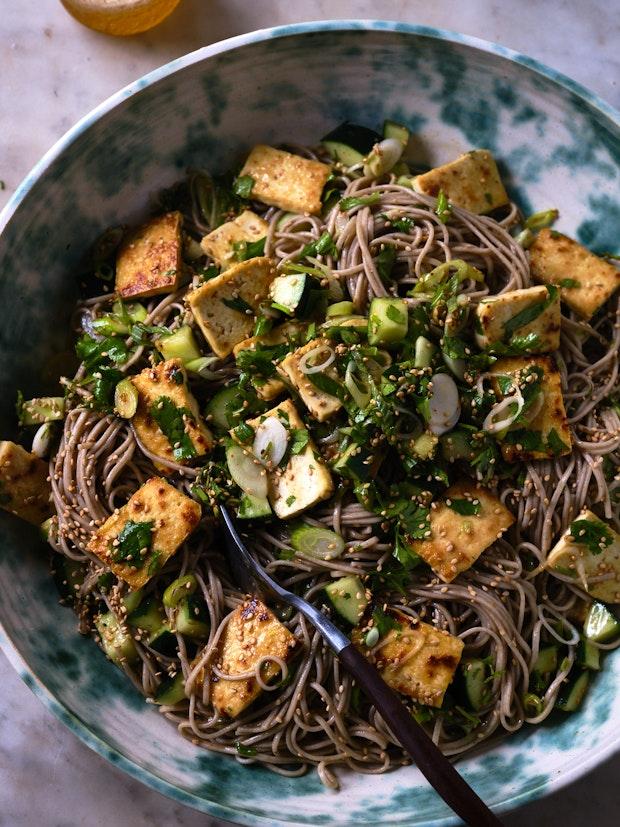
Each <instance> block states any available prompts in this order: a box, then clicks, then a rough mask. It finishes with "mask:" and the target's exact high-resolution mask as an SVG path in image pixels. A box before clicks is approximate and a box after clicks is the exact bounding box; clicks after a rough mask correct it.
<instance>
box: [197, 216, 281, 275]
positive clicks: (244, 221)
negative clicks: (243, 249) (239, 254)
mask: <svg viewBox="0 0 620 827" xmlns="http://www.w3.org/2000/svg"><path fill="white" fill-rule="evenodd" d="M268 232H269V224H267V222H266V221H264V220H263V219H262V218H261V217H260V216H259V215H256V213H253V212H252V211H251V210H244V211H243V212H242V213H240V214H239V215H238V216H237V217H236V218H235V219H234V220H233V221H227V222H226V223H225V224H222V225H221V226H220V227H217V228H216V229H215V230H213V232H211V233H209V235H206V236H205V237H204V238H203V239H202V241H201V242H200V246H201V247H202V249H203V251H204V252H205V253H206V254H207V255H208V256H211V258H212V259H213V260H214V261H215V263H216V264H217V265H218V266H219V267H221V268H222V269H223V270H225V269H226V268H228V267H230V266H231V264H234V263H235V248H234V246H233V245H234V244H236V243H239V242H241V241H259V239H261V238H265V236H266V235H267V233H268Z"/></svg>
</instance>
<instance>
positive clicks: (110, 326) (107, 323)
mask: <svg viewBox="0 0 620 827" xmlns="http://www.w3.org/2000/svg"><path fill="white" fill-rule="evenodd" d="M92 327H93V330H95V331H96V332H97V333H99V335H100V336H126V335H127V334H128V333H129V325H127V324H126V323H125V322H124V321H123V320H122V319H119V318H118V317H117V316H112V315H106V316H99V318H98V319H93V321H92Z"/></svg>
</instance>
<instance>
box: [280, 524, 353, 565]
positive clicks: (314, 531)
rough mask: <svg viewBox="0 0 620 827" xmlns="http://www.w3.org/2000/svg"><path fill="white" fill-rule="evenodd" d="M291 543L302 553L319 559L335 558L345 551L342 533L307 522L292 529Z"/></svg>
mask: <svg viewBox="0 0 620 827" xmlns="http://www.w3.org/2000/svg"><path fill="white" fill-rule="evenodd" d="M291 545H292V546H293V548H294V549H295V551H298V552H299V553H300V554H305V555H306V557H315V558H316V559H317V560H333V559H335V558H336V557H340V555H341V554H342V552H343V551H344V540H343V539H342V537H341V536H340V534H336V533H335V532H334V531H330V530H329V529H327V528H319V527H318V526H311V525H306V524H305V523H303V524H302V525H300V526H298V527H297V528H294V529H293V530H292V531H291Z"/></svg>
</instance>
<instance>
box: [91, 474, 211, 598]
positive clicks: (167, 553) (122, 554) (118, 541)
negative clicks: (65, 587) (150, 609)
mask: <svg viewBox="0 0 620 827" xmlns="http://www.w3.org/2000/svg"><path fill="white" fill-rule="evenodd" d="M199 521H200V506H199V505H198V503H196V502H194V500H191V499H190V498H189V497H186V496H185V494H181V492H180V491H178V490H177V489H176V488H173V486H172V485H169V484H168V483H167V482H166V481H165V480H163V479H162V478H161V477H151V479H150V480H148V481H147V482H145V483H144V485H143V486H142V487H141V488H139V489H138V490H137V491H136V493H135V494H133V495H132V496H131V498H130V499H129V501H128V502H127V503H126V504H125V505H124V506H123V507H122V508H120V509H118V511H115V512H114V514H112V516H110V517H108V519H107V520H106V521H105V523H104V524H103V525H102V526H100V527H99V528H98V529H97V531H96V532H95V534H94V535H93V537H92V539H91V540H90V542H89V544H88V550H89V551H91V552H92V553H93V554H95V555H96V556H97V557H98V558H99V559H100V560H101V562H102V563H104V564H105V565H106V566H108V568H110V569H111V570H112V571H113V572H114V574H116V576H117V577H120V578H121V579H122V580H124V581H125V582H126V583H129V585H130V586H131V588H132V589H139V588H141V587H142V586H144V584H145V583H147V582H148V581H149V580H150V578H151V577H152V576H153V575H154V574H156V573H157V572H158V571H159V570H160V569H161V567H162V566H163V565H164V563H165V562H166V561H167V560H169V559H170V557H172V555H173V554H174V553H175V552H176V551H177V549H178V548H179V546H180V545H181V543H183V542H185V540H186V539H187V538H188V537H189V535H190V534H191V533H192V531H193V530H194V529H195V528H196V526H197V525H198V522H199ZM145 523H146V526H144V525H143V526H142V527H141V528H138V529H136V528H135V527H134V526H135V524H145ZM132 524H133V525H132ZM141 531H142V533H141V534H140V537H141V539H142V540H144V538H145V537H146V538H147V541H148V540H150V542H147V545H146V546H144V549H146V550H143V549H137V553H136V548H137V545H136V540H135V537H136V534H134V535H133V537H132V536H131V535H132V532H136V533H139V532H141ZM128 536H129V540H127V539H126V538H127V537H128ZM124 538H125V539H124Z"/></svg>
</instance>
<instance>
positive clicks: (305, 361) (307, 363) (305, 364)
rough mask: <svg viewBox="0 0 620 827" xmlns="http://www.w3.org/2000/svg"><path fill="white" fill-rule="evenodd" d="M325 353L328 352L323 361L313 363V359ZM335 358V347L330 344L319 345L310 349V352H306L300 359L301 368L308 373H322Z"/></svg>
mask: <svg viewBox="0 0 620 827" xmlns="http://www.w3.org/2000/svg"><path fill="white" fill-rule="evenodd" d="M323 354H326V356H325V358H324V359H323V361H322V362H318V363H314V364H313V361H314V360H315V359H318V358H319V357H321V356H322V355H323ZM335 358H336V354H335V353H334V350H333V348H331V347H330V346H329V345H318V347H315V348H312V350H309V351H308V353H304V355H303V356H302V357H301V359H300V360H299V370H300V371H301V372H302V373H305V374H306V375H308V374H310V373H321V372H322V371H324V370H326V368H328V367H329V366H330V365H331V363H332V362H333V361H334V359H335Z"/></svg>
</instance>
